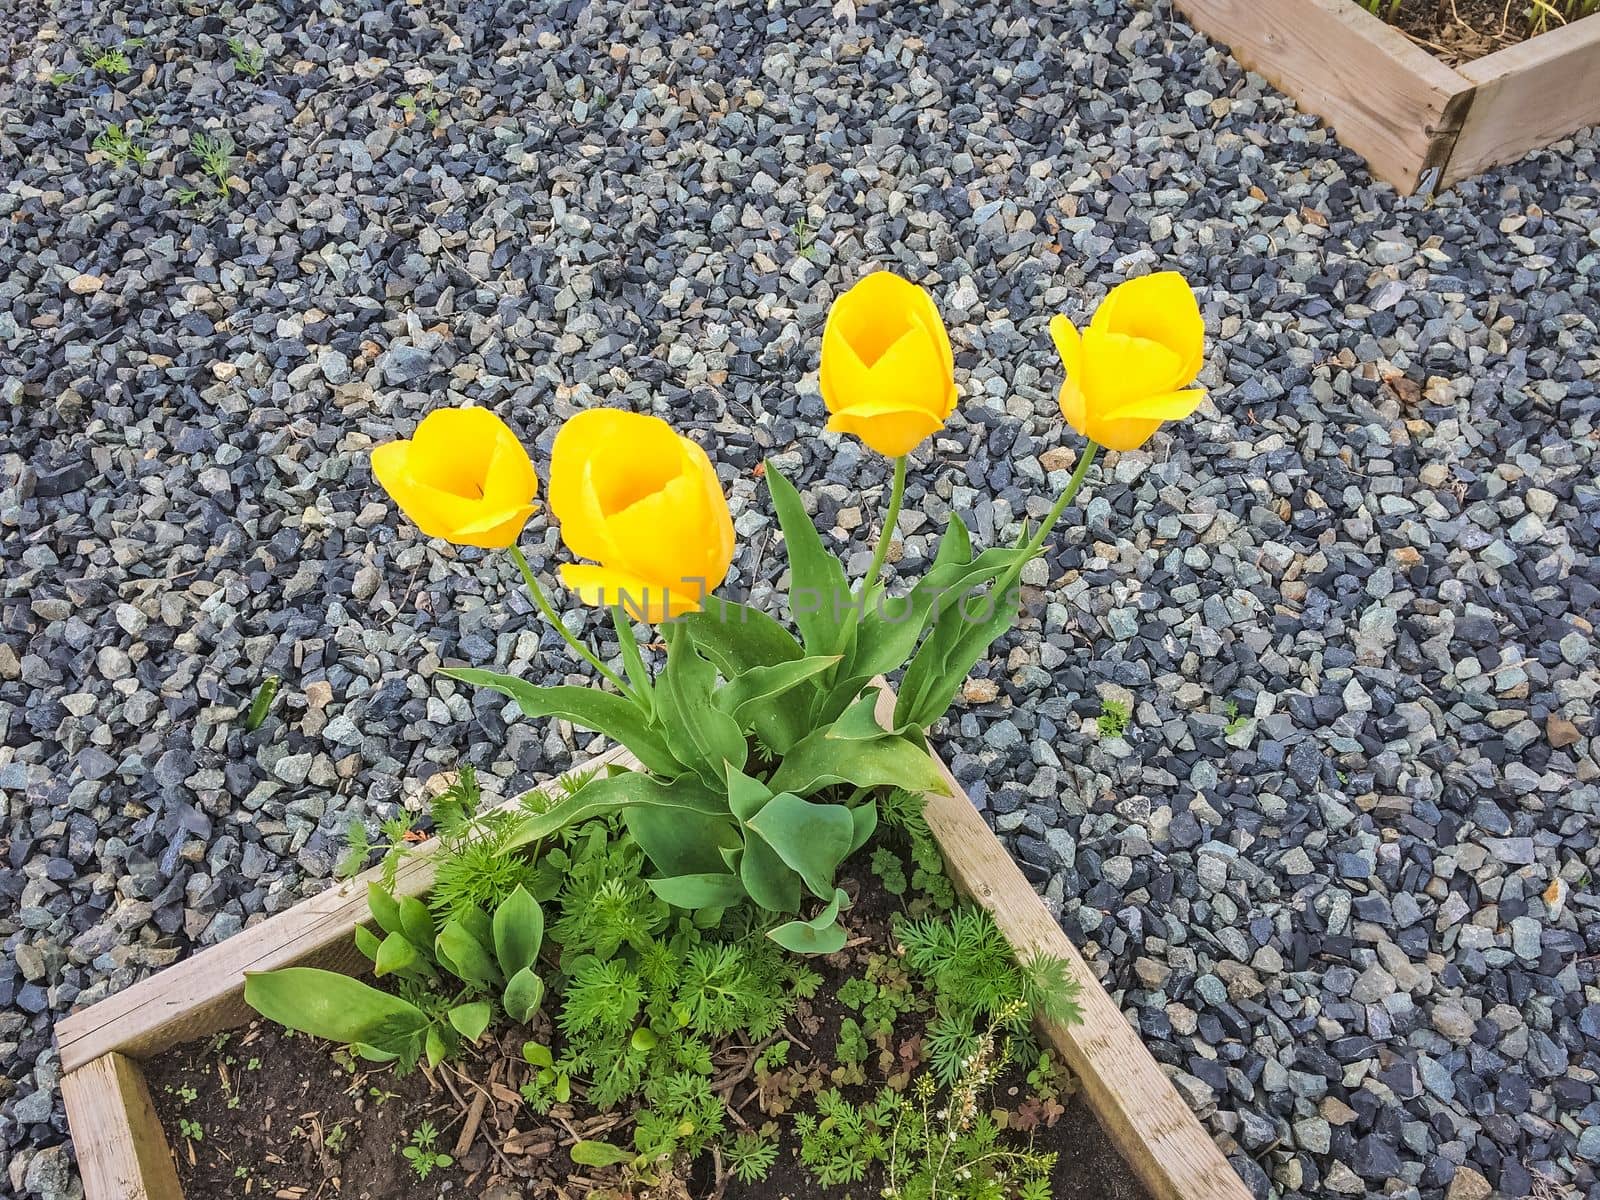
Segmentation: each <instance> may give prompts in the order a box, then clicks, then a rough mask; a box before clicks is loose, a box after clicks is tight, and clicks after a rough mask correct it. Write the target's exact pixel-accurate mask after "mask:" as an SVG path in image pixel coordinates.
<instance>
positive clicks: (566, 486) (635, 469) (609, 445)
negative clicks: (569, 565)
mask: <svg viewBox="0 0 1600 1200" xmlns="http://www.w3.org/2000/svg"><path fill="white" fill-rule="evenodd" d="M677 436H678V435H677V434H675V433H673V431H672V427H671V426H670V425H668V424H667V423H666V422H665V421H663V420H662V419H661V418H660V417H652V416H649V415H647V414H645V413H632V412H625V411H623V410H621V409H615V408H590V409H585V410H584V411H582V412H580V413H577V414H575V415H573V416H572V417H570V418H569V419H568V420H567V421H566V423H565V424H563V425H562V426H561V429H560V431H559V432H558V433H557V434H556V438H555V442H554V444H553V445H552V446H551V448H550V511H551V512H552V513H553V514H554V515H555V518H556V520H557V521H559V522H560V524H561V540H562V541H563V542H565V543H566V546H567V549H569V550H571V551H572V553H573V554H575V555H576V556H577V557H579V558H592V559H595V560H597V561H604V560H605V559H606V558H607V557H608V555H609V554H610V553H611V541H610V539H609V537H608V536H607V534H606V514H607V513H608V512H611V511H616V510H618V509H621V508H626V507H627V505H628V504H629V503H632V501H633V500H635V499H637V498H638V497H639V496H641V495H645V494H647V493H648V492H649V491H651V490H654V489H655V488H657V487H659V486H661V485H662V484H664V483H665V482H666V480H667V479H669V478H671V474H672V471H673V470H674V469H675V466H676V463H677V457H678V449H677Z"/></svg>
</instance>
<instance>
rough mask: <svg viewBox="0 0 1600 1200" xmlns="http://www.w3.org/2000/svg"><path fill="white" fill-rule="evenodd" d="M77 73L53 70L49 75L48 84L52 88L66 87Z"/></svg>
mask: <svg viewBox="0 0 1600 1200" xmlns="http://www.w3.org/2000/svg"><path fill="white" fill-rule="evenodd" d="M78 75H79V72H77V71H55V72H53V73H52V74H51V76H50V86H51V87H54V88H60V87H66V86H67V84H69V83H71V82H72V81H73V80H74V79H76V78H77V77H78Z"/></svg>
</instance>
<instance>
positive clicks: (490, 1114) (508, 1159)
mask: <svg viewBox="0 0 1600 1200" xmlns="http://www.w3.org/2000/svg"><path fill="white" fill-rule="evenodd" d="M867 878H868V880H870V883H871V886H866V887H863V886H862V885H861V881H860V880H854V881H851V880H845V881H843V882H842V886H844V887H845V888H846V890H847V891H849V892H850V893H851V894H852V895H855V896H856V897H857V902H856V904H855V906H854V907H853V908H852V909H851V910H850V911H849V916H848V920H847V924H848V927H849V929H850V931H851V933H852V934H853V936H852V938H851V942H850V944H849V945H848V946H847V947H846V948H845V949H844V950H843V951H841V952H840V953H838V954H836V955H831V956H829V957H828V958H826V959H821V960H812V966H813V967H814V968H815V969H816V970H817V971H818V973H819V974H821V975H822V976H823V980H824V982H823V984H822V987H821V988H820V989H819V991H818V993H817V995H816V998H815V999H813V1000H811V1001H802V1002H801V1003H800V1005H799V1007H798V1008H797V1010H796V1012H795V1013H794V1014H793V1016H792V1017H791V1018H790V1020H789V1021H788V1022H787V1025H786V1027H785V1028H784V1029H783V1030H782V1031H780V1032H779V1033H778V1034H777V1035H776V1036H775V1038H773V1039H769V1041H770V1040H777V1039H778V1038H782V1039H786V1040H788V1041H789V1042H790V1044H791V1053H790V1058H789V1063H788V1065H787V1067H785V1068H784V1069H783V1070H780V1071H777V1072H775V1073H773V1074H770V1075H762V1076H759V1077H758V1076H757V1075H756V1074H755V1073H754V1072H753V1071H752V1066H753V1063H754V1060H755V1058H756V1055H757V1054H758V1053H759V1052H760V1050H761V1049H763V1048H764V1046H765V1043H763V1045H762V1046H758V1047H751V1046H743V1045H734V1044H727V1045H724V1046H723V1047H721V1048H720V1049H719V1051H718V1053H717V1054H716V1055H715V1057H714V1064H715V1067H716V1081H715V1086H716V1087H717V1089H718V1090H719V1091H721V1092H722V1093H723V1095H724V1096H725V1097H726V1099H727V1101H728V1104H729V1108H730V1110H731V1111H732V1113H733V1118H732V1120H731V1121H730V1128H731V1130H732V1131H735V1132H737V1131H738V1130H740V1129H742V1128H746V1127H748V1128H759V1127H761V1126H762V1125H763V1124H765V1123H767V1122H768V1121H769V1119H771V1117H773V1116H774V1115H777V1114H780V1113H782V1112H786V1111H796V1110H803V1109H807V1108H809V1107H810V1106H811V1103H812V1098H813V1097H814V1096H815V1094H816V1093H817V1092H819V1091H821V1090H823V1089H825V1088H827V1087H829V1086H833V1085H834V1084H835V1083H836V1082H837V1083H839V1085H840V1090H841V1091H843V1092H844V1094H845V1095H846V1096H847V1097H848V1098H850V1099H851V1100H853V1101H857V1102H862V1103H864V1102H866V1101H868V1100H870V1099H871V1097H872V1096H874V1095H875V1094H876V1093H877V1091H878V1089H879V1088H880V1087H881V1086H882V1085H883V1084H884V1082H885V1080H886V1079H887V1078H888V1077H889V1076H890V1074H892V1073H902V1072H905V1071H908V1070H915V1069H916V1067H917V1066H918V1065H920V1061H921V1054H920V1049H921V1040H922V1039H921V1032H922V1029H923V1027H924V1025H925V1023H926V1020H927V1017H926V1015H925V1014H917V1013H907V1014H905V1015H903V1016H901V1018H900V1019H899V1021H898V1022H897V1023H896V1027H895V1033H894V1036H893V1037H892V1038H891V1039H887V1040H886V1041H885V1042H884V1043H883V1044H881V1045H876V1046H873V1047H872V1050H871V1052H870V1053H869V1056H868V1061H867V1062H866V1064H865V1065H864V1068H863V1069H864V1072H865V1082H864V1083H861V1082H852V1081H850V1080H849V1079H848V1078H845V1079H839V1080H836V1079H835V1078H834V1076H833V1072H834V1069H835V1067H836V1065H837V1058H836V1054H835V1044H836V1042H837V1040H838V1035H839V1029H840V1024H841V1022H842V1020H843V1019H844V1018H845V1017H854V1016H856V1015H858V1014H855V1013H853V1012H852V1011H851V1010H850V1009H848V1008H846V1007H845V1006H844V1005H843V1004H841V1003H840V1002H839V1001H838V1000H836V999H835V995H836V993H837V991H838V988H839V987H840V985H841V984H843V983H844V982H845V981H846V980H848V979H851V978H854V977H859V976H860V975H862V974H863V971H864V966H865V962H866V959H867V957H868V956H869V955H871V954H883V953H885V952H886V951H887V950H888V947H889V945H890V922H891V920H892V918H893V916H894V914H895V913H896V912H897V911H898V910H899V907H900V905H899V901H897V900H896V899H894V898H893V897H891V896H889V895H888V894H887V893H885V892H884V891H883V890H882V889H881V888H880V887H878V886H877V881H876V879H874V878H873V877H871V876H868V877H867ZM536 1020H537V1025H536V1027H535V1028H534V1029H533V1030H531V1031H530V1030H527V1029H517V1030H507V1031H505V1033H504V1035H503V1036H502V1037H501V1038H500V1040H499V1041H498V1042H493V1041H489V1042H485V1043H484V1044H483V1046H482V1047H480V1048H479V1049H478V1050H477V1051H476V1052H474V1054H473V1056H472V1057H470V1058H468V1059H464V1060H462V1061H459V1062H455V1063H448V1064H445V1065H444V1066H443V1067H442V1068H441V1069H440V1070H439V1071H437V1072H433V1073H429V1072H426V1071H423V1070H420V1069H419V1070H417V1071H415V1072H413V1073H412V1074H411V1075H410V1076H406V1077H397V1076H396V1075H395V1074H394V1072H393V1071H392V1070H389V1069H387V1068H374V1069H370V1070H369V1069H367V1068H366V1066H365V1064H361V1063H359V1062H356V1063H354V1064H352V1063H351V1062H350V1061H349V1060H348V1059H347V1058H345V1056H343V1055H339V1056H337V1057H336V1056H335V1055H334V1054H332V1053H331V1052H330V1048H329V1047H328V1046H327V1045H326V1044H325V1043H321V1042H316V1041H314V1040H312V1039H310V1038H307V1037H302V1036H288V1035H285V1034H284V1033H283V1031H281V1030H279V1029H277V1028H276V1027H269V1026H265V1025H258V1026H252V1027H250V1028H249V1029H248V1030H247V1031H244V1032H241V1033H236V1034H234V1035H232V1036H231V1037H229V1039H228V1040H227V1041H226V1042H225V1043H219V1042H218V1041H217V1040H215V1039H208V1040H206V1041H201V1042H194V1043H190V1044H188V1045H185V1046H182V1047H179V1048H178V1049H176V1050H173V1051H170V1052H168V1053H167V1054H165V1055H163V1056H161V1057H160V1058H158V1059H156V1060H155V1061H154V1062H152V1063H150V1064H149V1066H148V1075H149V1079H150V1083H151V1090H152V1092H153V1094H154V1096H155V1101H156V1108H157V1111H158V1112H159V1113H160V1116H161V1120H162V1124H163V1125H164V1126H165V1128H166V1131H167V1137H168V1140H169V1143H170V1144H171V1145H172V1146H173V1147H175V1149H176V1152H177V1159H178V1173H179V1176H180V1178H181V1179H182V1181H183V1186H184V1195H185V1197H186V1200H224V1198H226V1200H233V1198H235V1197H250V1198H252V1200H253V1198H254V1197H268V1198H271V1200H280V1198H281V1200H325V1198H326V1200H332V1198H338V1200H439V1198H441V1197H450V1198H452V1200H453V1198H454V1197H457V1196H470V1197H474V1198H478V1197H483V1198H484V1200H490V1198H491V1197H492V1198H493V1200H517V1198H520V1197H524V1196H526V1197H552V1198H563V1200H581V1198H582V1197H586V1196H589V1195H591V1194H598V1195H602V1196H616V1195H622V1194H624V1193H621V1192H613V1191H609V1190H606V1189H607V1185H614V1184H615V1183H616V1178H617V1177H616V1176H615V1174H614V1172H608V1171H588V1172H582V1171H580V1170H579V1169H576V1168H574V1167H573V1166H572V1163H571V1159H570V1158H569V1156H568V1153H567V1151H568V1150H569V1149H570V1147H571V1146H572V1145H573V1144H574V1142H576V1141H577V1140H578V1139H579V1138H588V1139H595V1140H614V1141H616V1142H619V1143H626V1142H627V1141H628V1140H629V1139H630V1137H631V1132H630V1130H629V1128H628V1126H627V1125H626V1124H625V1119H624V1118H623V1117H622V1116H619V1115H618V1114H615V1113H610V1114H604V1113H596V1112H595V1111H594V1110H593V1109H592V1108H589V1107H588V1106H587V1105H585V1104H582V1103H578V1102H574V1103H572V1104H569V1105H557V1106H556V1107H555V1108H553V1109H552V1110H551V1112H550V1114H549V1116H547V1117H539V1116H537V1115H535V1114H534V1113H532V1112H531V1111H530V1110H529V1109H528V1108H527V1106H526V1105H525V1104H523V1103H522V1101H521V1098H520V1096H519V1095H518V1093H517V1090H516V1089H517V1087H518V1086H519V1085H520V1084H521V1083H522V1082H523V1080H524V1079H525V1078H526V1077H527V1074H528V1070H529V1069H528V1068H527V1067H526V1066H525V1065H524V1063H523V1061H522V1058H521V1053H520V1052H521V1046H522V1043H523V1041H524V1040H525V1039H526V1038H528V1037H529V1036H530V1035H531V1036H533V1037H535V1038H537V1039H539V1040H542V1041H545V1042H546V1043H549V1042H550V1041H551V1040H552V1031H551V1029H550V1028H549V1026H548V1022H547V1021H546V1020H545V1018H544V1017H543V1016H542V1015H541V1016H540V1017H539V1018H537V1019H536ZM540 1026H542V1027H540ZM340 1060H343V1061H340ZM252 1062H254V1063H256V1064H257V1065H256V1066H255V1067H253V1068H252V1067H251V1066H250V1064H251V1063H252ZM1032 1090H1033V1089H1031V1088H1029V1087H1028V1085H1027V1084H1026V1083H1025V1082H1024V1080H1023V1073H1022V1072H1021V1071H1019V1070H1016V1069H1012V1070H1011V1071H1009V1072H1008V1073H1007V1074H1006V1075H1003V1076H1002V1077H1001V1079H1000V1080H999V1081H998V1082H997V1084H996V1085H995V1087H994V1089H993V1092H992V1094H991V1095H990V1097H989V1103H990V1107H991V1108H992V1109H993V1110H996V1111H1004V1112H1005V1113H1006V1114H1008V1119H1009V1120H1010V1122H1011V1124H1012V1127H1013V1128H1018V1127H1021V1128H1028V1129H1030V1131H1031V1137H1032V1139H1033V1146H1034V1149H1036V1150H1040V1151H1055V1152H1056V1153H1057V1155H1058V1158H1057V1165H1056V1170H1055V1173H1054V1176H1053V1184H1054V1195H1055V1197H1056V1200H1147V1197H1146V1193H1145V1192H1144V1189H1143V1188H1142V1187H1141V1186H1140V1185H1139V1183H1138V1181H1137V1180H1136V1179H1135V1178H1134V1176H1133V1174H1132V1172H1131V1171H1130V1170H1129V1169H1128V1167H1127V1165H1126V1164H1125V1163H1124V1162H1123V1161H1122V1159H1121V1158H1120V1157H1119V1156H1118V1155H1117V1152H1116V1151H1115V1150H1114V1149H1113V1148H1112V1146H1111V1144H1110V1142H1109V1141H1108V1140H1107V1139H1106V1137H1105V1135H1104V1133H1103V1132H1102V1131H1101V1129H1100V1127H1099V1124H1098V1123H1097V1122H1096V1120H1095V1118H1094V1115H1093V1114H1092V1113H1091V1112H1090V1111H1089V1109H1088V1108H1087V1107H1086V1106H1085V1105H1084V1104H1083V1102H1082V1100H1081V1099H1079V1098H1077V1097H1075V1096H1073V1095H1071V1094H1070V1093H1071V1091H1072V1087H1071V1084H1070V1082H1069V1081H1065V1080H1064V1081H1063V1089H1062V1095H1061V1097H1060V1102H1059V1103H1042V1102H1041V1101H1040V1100H1038V1099H1036V1098H1034V1097H1033V1095H1032ZM475 1101H476V1102H477V1103H475ZM183 1120H189V1121H199V1122H200V1124H201V1126H202V1127H203V1131H204V1136H203V1138H202V1139H201V1140H199V1141H195V1140H193V1139H190V1138H186V1137H184V1136H183V1132H182V1130H181V1128H180V1122H181V1121H183ZM423 1121H431V1122H432V1124H433V1125H434V1127H435V1128H436V1129H437V1130H439V1136H438V1140H437V1143H436V1147H435V1148H436V1149H437V1150H439V1151H441V1152H443V1153H446V1154H451V1155H454V1156H455V1157H456V1159H457V1161H456V1162H455V1163H454V1164H453V1165H452V1166H450V1167H448V1168H441V1169H438V1170H435V1171H434V1172H433V1173H432V1174H431V1175H430V1176H429V1177H428V1178H427V1180H426V1181H420V1180H418V1179H417V1178H416V1176H415V1175H414V1173H413V1172H412V1170H411V1167H410V1164H409V1163H408V1162H407V1160H406V1159H404V1158H403V1157H402V1156H401V1149H402V1148H403V1147H404V1146H406V1145H407V1144H408V1142H409V1141H410V1140H411V1137H412V1134H413V1132H414V1131H415V1130H416V1129H417V1127H418V1126H419V1125H420V1124H421V1123H422V1122H423ZM778 1125H779V1128H780V1130H782V1131H787V1130H788V1129H789V1125H790V1123H789V1121H788V1120H786V1119H780V1120H779V1121H778ZM468 1127H470V1134H468V1135H467V1136H465V1137H463V1131H464V1130H465V1129H467V1128H468ZM335 1129H340V1130H343V1133H342V1135H340V1134H332V1144H330V1134H331V1132H332V1131H333V1130H335ZM341 1139H342V1140H341ZM458 1142H461V1143H464V1144H461V1145H458ZM458 1151H460V1153H457V1152H458ZM721 1183H722V1191H721V1192H720V1193H719V1192H718V1190H717V1184H718V1164H717V1163H716V1162H714V1161H713V1160H712V1157H711V1156H710V1155H703V1156H702V1157H701V1158H700V1160H699V1162H698V1163H696V1164H695V1165H694V1166H693V1167H692V1168H690V1169H689V1170H688V1171H687V1172H686V1175H685V1177H684V1178H683V1179H682V1180H681V1181H679V1180H669V1181H667V1183H666V1184H665V1185H663V1186H661V1187H657V1188H654V1189H651V1190H649V1191H639V1192H636V1193H634V1194H635V1195H637V1196H639V1197H640V1198H641V1200H645V1198H647V1197H648V1198H650V1200H711V1198H712V1197H718V1196H720V1200H869V1198H871V1197H876V1196H877V1195H879V1191H880V1188H881V1180H879V1179H878V1178H876V1177H874V1176H870V1175H869V1177H868V1178H866V1179H864V1180H862V1181H861V1182H860V1183H858V1184H855V1185H852V1186H849V1187H838V1188H827V1189H824V1188H821V1187H819V1186H818V1185H817V1184H816V1183H815V1181H814V1180H813V1179H812V1178H811V1176H810V1175H809V1173H808V1172H807V1171H806V1169H805V1168H804V1166H803V1165H802V1164H801V1163H800V1161H799V1144H798V1138H794V1137H790V1136H781V1137H780V1143H779V1152H778V1160H777V1163H776V1165H775V1166H774V1167H773V1169H772V1171H771V1173H770V1175H769V1177H768V1179H767V1180H766V1181H765V1182H762V1183H757V1184H751V1185H744V1184H740V1183H738V1182H737V1181H736V1180H734V1179H732V1178H723V1179H722V1180H721ZM497 1188H499V1189H502V1190H498V1191H497V1190H496V1189H497Z"/></svg>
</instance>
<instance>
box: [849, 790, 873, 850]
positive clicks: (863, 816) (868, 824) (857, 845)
mask: <svg viewBox="0 0 1600 1200" xmlns="http://www.w3.org/2000/svg"><path fill="white" fill-rule="evenodd" d="M850 820H851V821H852V822H854V824H855V835H854V836H853V837H851V839H850V853H851V854H854V853H855V852H856V851H857V850H859V849H861V847H863V846H865V845H866V844H867V839H869V838H870V837H871V836H872V835H873V834H874V833H875V832H877V829H878V802H877V801H876V800H868V801H867V802H866V803H865V804H858V805H856V806H855V807H854V808H852V809H851V810H850Z"/></svg>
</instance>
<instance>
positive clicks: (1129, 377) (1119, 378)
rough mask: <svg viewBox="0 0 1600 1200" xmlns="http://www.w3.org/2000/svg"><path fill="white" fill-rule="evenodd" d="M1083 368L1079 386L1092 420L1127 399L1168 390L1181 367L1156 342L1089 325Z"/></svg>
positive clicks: (1171, 388)
mask: <svg viewBox="0 0 1600 1200" xmlns="http://www.w3.org/2000/svg"><path fill="white" fill-rule="evenodd" d="M1083 367H1084V369H1083V375H1082V377H1081V378H1080V384H1081V386H1082V388H1083V394H1084V397H1085V407H1086V411H1087V412H1088V415H1089V419H1090V420H1094V419H1095V418H1097V417H1103V416H1106V415H1108V414H1110V413H1112V412H1115V411H1116V410H1117V409H1119V408H1120V407H1122V405H1124V404H1127V403H1128V402H1129V401H1131V400H1137V399H1139V398H1141V397H1143V396H1151V395H1163V394H1165V393H1167V392H1170V391H1172V390H1173V389H1174V388H1175V387H1176V386H1177V385H1176V383H1175V382H1174V380H1175V379H1176V378H1177V376H1178V374H1179V373H1180V371H1181V369H1182V364H1181V363H1180V362H1179V360H1178V356H1177V355H1176V354H1174V353H1173V352H1172V351H1171V350H1169V349H1168V348H1167V347H1166V346H1163V345H1162V344H1161V343H1160V342H1151V341H1146V340H1145V339H1144V338H1135V337H1128V336H1127V335H1126V334H1121V333H1105V332H1102V331H1100V330H1097V329H1095V328H1094V327H1093V326H1091V327H1090V328H1089V331H1088V333H1086V334H1085V335H1084V338H1083Z"/></svg>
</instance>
